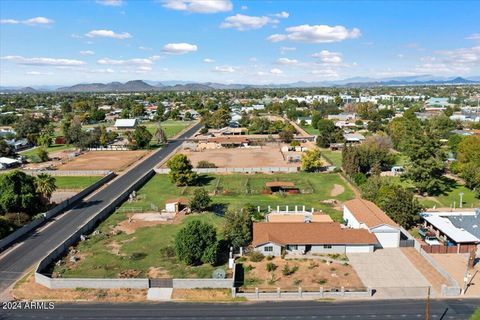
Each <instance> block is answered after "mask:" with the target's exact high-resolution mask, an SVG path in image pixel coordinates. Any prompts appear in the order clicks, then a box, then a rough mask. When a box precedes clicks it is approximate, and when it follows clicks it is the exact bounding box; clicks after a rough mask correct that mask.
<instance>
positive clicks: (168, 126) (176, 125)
mask: <svg viewBox="0 0 480 320" xmlns="http://www.w3.org/2000/svg"><path fill="white" fill-rule="evenodd" d="M192 123H193V121H180V120H167V121H163V122H162V123H161V125H162V128H163V130H165V134H166V135H167V138H172V137H173V136H175V135H176V134H178V133H179V132H180V131H182V130H183V129H185V128H186V127H188V126H190V125H191V124H192ZM142 125H143V124H142ZM144 125H145V126H146V127H147V129H148V131H150V133H151V134H154V133H155V131H156V130H157V124H156V123H155V122H147V123H145V124H144Z"/></svg>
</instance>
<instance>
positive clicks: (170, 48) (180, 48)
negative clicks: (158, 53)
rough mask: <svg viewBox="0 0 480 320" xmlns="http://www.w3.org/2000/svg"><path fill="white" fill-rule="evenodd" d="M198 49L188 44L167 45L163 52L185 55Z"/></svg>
mask: <svg viewBox="0 0 480 320" xmlns="http://www.w3.org/2000/svg"><path fill="white" fill-rule="evenodd" d="M197 50H198V47H197V46H196V45H194V44H190V43H185V42H181V43H169V44H166V45H164V46H163V52H165V53H168V54H185V53H189V52H195V51H197Z"/></svg>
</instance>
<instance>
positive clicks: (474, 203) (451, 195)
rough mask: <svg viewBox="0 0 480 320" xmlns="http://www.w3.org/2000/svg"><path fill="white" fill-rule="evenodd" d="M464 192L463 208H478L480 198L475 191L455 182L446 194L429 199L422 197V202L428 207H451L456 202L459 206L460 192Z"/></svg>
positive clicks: (456, 205)
mask: <svg viewBox="0 0 480 320" xmlns="http://www.w3.org/2000/svg"><path fill="white" fill-rule="evenodd" d="M461 192H463V197H462V202H463V208H478V207H480V199H478V198H475V192H474V191H472V190H470V189H468V188H466V187H465V186H463V185H460V184H455V185H454V186H453V188H451V189H450V190H448V191H447V192H446V193H445V194H443V195H440V196H436V197H429V198H427V199H421V200H420V203H421V204H423V205H424V206H426V207H427V208H432V207H433V206H436V207H437V208H438V207H444V208H449V207H453V203H454V202H455V207H456V208H458V207H459V203H460V195H459V193H461Z"/></svg>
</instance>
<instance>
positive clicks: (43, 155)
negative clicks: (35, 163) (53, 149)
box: [37, 147, 49, 162]
mask: <svg viewBox="0 0 480 320" xmlns="http://www.w3.org/2000/svg"><path fill="white" fill-rule="evenodd" d="M37 156H38V158H39V159H40V162H46V161H48V160H49V158H48V152H47V149H45V148H44V147H40V148H38V149H37Z"/></svg>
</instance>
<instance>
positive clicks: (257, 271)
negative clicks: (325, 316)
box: [244, 257, 364, 288]
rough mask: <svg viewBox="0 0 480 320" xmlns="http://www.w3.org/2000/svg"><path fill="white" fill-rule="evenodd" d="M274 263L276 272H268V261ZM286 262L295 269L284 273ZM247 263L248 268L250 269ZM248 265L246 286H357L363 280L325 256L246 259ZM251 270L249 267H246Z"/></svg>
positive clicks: (346, 266) (344, 264)
mask: <svg viewBox="0 0 480 320" xmlns="http://www.w3.org/2000/svg"><path fill="white" fill-rule="evenodd" d="M268 263H273V264H274V265H275V266H276V269H275V271H273V272H268V271H267V264H268ZM285 265H288V267H289V268H290V269H292V268H298V269H297V270H296V271H295V272H294V273H293V274H291V275H284V273H283V270H284V267H285ZM248 266H251V267H253V269H251V267H250V268H249V267H248ZM244 268H247V270H248V271H246V274H245V279H246V280H245V282H246V286H247V287H258V288H293V287H299V286H301V287H303V288H313V287H315V288H320V287H321V286H323V287H325V288H340V287H342V286H343V287H346V288H347V287H348V288H358V287H363V286H364V285H363V283H362V281H361V280H360V278H359V277H358V275H357V273H356V272H355V270H354V269H353V268H352V266H350V265H349V264H348V262H346V261H344V262H341V261H334V262H332V261H331V259H329V258H328V257H325V259H282V258H279V257H276V258H273V259H272V260H271V261H268V260H267V259H266V258H265V259H263V260H262V261H260V262H251V261H247V262H245V263H244ZM249 269H250V270H249Z"/></svg>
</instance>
